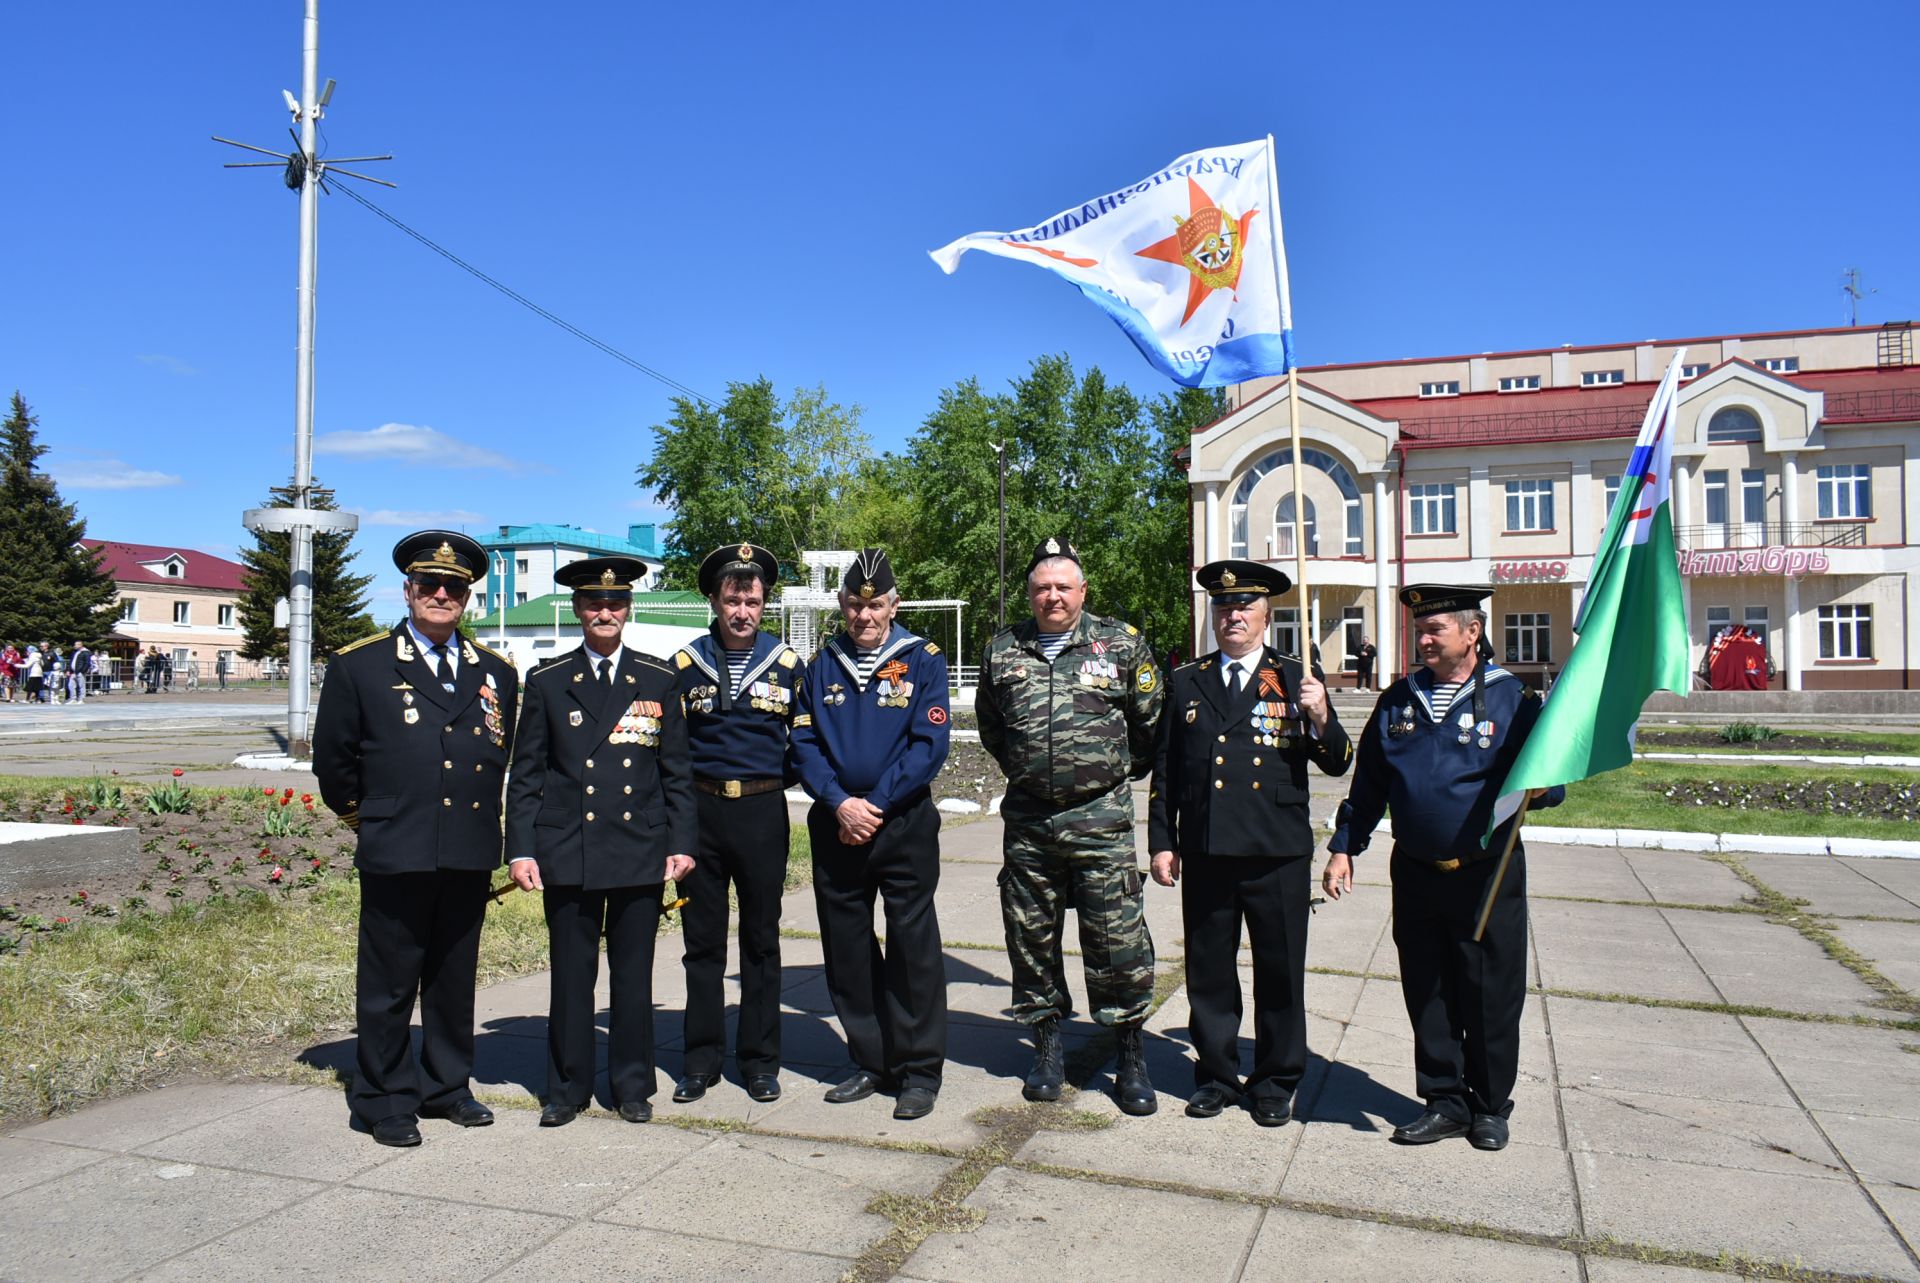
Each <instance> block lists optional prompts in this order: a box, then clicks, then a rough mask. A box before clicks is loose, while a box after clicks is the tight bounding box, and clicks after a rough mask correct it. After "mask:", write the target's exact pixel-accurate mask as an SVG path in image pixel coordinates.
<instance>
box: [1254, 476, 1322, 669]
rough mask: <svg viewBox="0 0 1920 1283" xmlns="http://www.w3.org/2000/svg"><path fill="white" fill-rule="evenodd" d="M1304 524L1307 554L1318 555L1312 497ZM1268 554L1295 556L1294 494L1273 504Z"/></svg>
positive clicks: (1318, 534) (1318, 533)
mask: <svg viewBox="0 0 1920 1283" xmlns="http://www.w3.org/2000/svg"><path fill="white" fill-rule="evenodd" d="M1302 524H1303V525H1304V526H1305V527H1306V534H1307V556H1309V557H1318V556H1319V555H1320V523H1319V522H1317V521H1316V520H1314V516H1313V500H1311V499H1309V500H1307V516H1306V520H1305V521H1304V522H1303V523H1302ZM1267 555H1268V556H1269V557H1291V556H1293V496H1292V495H1282V496H1280V502H1279V503H1276V504H1274V505H1273V538H1272V539H1270V540H1268V542H1267ZM1288 653H1289V654H1292V653H1293V652H1291V651H1289V652H1288Z"/></svg>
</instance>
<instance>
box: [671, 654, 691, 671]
mask: <svg viewBox="0 0 1920 1283" xmlns="http://www.w3.org/2000/svg"><path fill="white" fill-rule="evenodd" d="M692 664H693V656H691V655H689V654H687V652H686V651H684V650H676V651H674V652H673V666H674V667H675V668H687V667H690V666H691V665H692Z"/></svg>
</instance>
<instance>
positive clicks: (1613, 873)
mask: <svg viewBox="0 0 1920 1283" xmlns="http://www.w3.org/2000/svg"><path fill="white" fill-rule="evenodd" d="M1527 894H1528V895H1530V896H1536V897H1538V896H1574V897H1579V898H1582V899H1595V900H1625V901H1630V902H1632V901H1646V900H1649V899H1651V898H1652V897H1651V896H1649V895H1648V893H1647V888H1646V887H1645V886H1644V885H1643V884H1642V883H1641V881H1640V879H1639V878H1638V877H1636V876H1634V872H1633V866H1632V865H1631V864H1629V863H1628V862H1627V858H1626V854H1625V853H1624V852H1622V851H1619V850H1615V849H1608V848H1604V847H1563V846H1536V845H1534V844H1532V843H1529V844H1528V846H1527Z"/></svg>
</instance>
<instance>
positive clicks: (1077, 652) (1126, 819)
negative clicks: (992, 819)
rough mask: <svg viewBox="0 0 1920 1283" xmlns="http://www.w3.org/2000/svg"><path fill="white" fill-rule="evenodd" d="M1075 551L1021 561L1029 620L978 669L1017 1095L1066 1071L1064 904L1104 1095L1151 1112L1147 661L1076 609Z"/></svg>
mask: <svg viewBox="0 0 1920 1283" xmlns="http://www.w3.org/2000/svg"><path fill="white" fill-rule="evenodd" d="M1086 597H1087V581H1086V575H1085V574H1084V573H1083V572H1082V570H1081V568H1080V555H1079V553H1078V552H1077V551H1075V549H1074V547H1073V545H1072V544H1070V543H1068V542H1067V541H1066V540H1064V539H1059V538H1050V539H1047V540H1044V541H1043V542H1042V543H1041V544H1040V546H1039V547H1037V548H1035V549H1034V553H1033V559H1032V560H1031V561H1030V562H1028V564H1027V598H1028V602H1029V604H1030V605H1031V606H1032V608H1033V618H1032V619H1031V620H1023V621H1022V622H1020V623H1018V624H1015V625H1013V626H1011V627H1009V628H1004V629H1002V630H1001V631H1000V632H998V633H996V634H995V635H994V637H993V640H992V641H991V642H989V643H988V644H987V652H986V655H985V657H984V658H983V659H982V661H981V665H980V687H979V696H978V700H977V703H976V711H977V712H978V715H979V720H980V742H981V743H982V744H983V745H984V746H985V747H986V750H987V752H989V753H991V754H992V755H993V758H994V760H995V761H996V762H998V763H999V764H1000V769H1001V770H1002V771H1004V772H1005V773H1006V777H1007V796H1006V800H1005V801H1004V802H1002V803H1001V808H1000V815H1001V818H1002V819H1003V820H1004V821H1005V822H1006V848H1005V851H1006V867H1005V868H1004V869H1003V870H1002V871H1001V874H1000V911H1001V914H1002V916H1003V917H1004V919H1005V922H1006V929H1007V954H1008V956H1009V958H1010V959H1011V960H1012V963H1013V992H1014V1004H1013V1012H1014V1015H1015V1016H1016V1017H1017V1018H1019V1019H1020V1020H1023V1021H1025V1022H1027V1023H1028V1024H1030V1025H1031V1026H1033V1043H1034V1059H1033V1069H1032V1070H1031V1071H1030V1072H1029V1073H1028V1075H1027V1081H1026V1087H1025V1090H1024V1093H1023V1094H1024V1095H1025V1096H1026V1098H1027V1099H1028V1100H1057V1099H1059V1097H1060V1091H1061V1088H1062V1086H1063V1085H1064V1081H1065V1077H1066V1071H1065V1064H1064V1058H1063V1056H1062V1053H1061V1049H1060V1034H1059V1026H1060V1018H1061V1017H1062V1016H1063V1015H1066V1014H1068V1013H1069V1012H1070V1011H1071V1007H1070V1006H1069V1001H1068V998H1067V993H1066V986H1065V984H1064V981H1063V979H1062V977H1061V972H1060V966H1059V949H1060V931H1061V924H1062V922H1063V921H1064V917H1065V909H1066V907H1067V905H1069V904H1071V906H1072V907H1073V909H1074V910H1075V911H1076V912H1077V913H1078V914H1079V918H1080V950H1081V955H1082V959H1083V961H1084V962H1085V964H1086V973H1087V1004H1088V1006H1089V1007H1090V1008H1091V1009H1092V1012H1093V1018H1094V1019H1095V1020H1096V1021H1098V1022H1099V1023H1101V1024H1103V1025H1111V1026H1113V1027H1114V1028H1115V1030H1116V1031H1117V1032H1118V1034H1119V1040H1120V1050H1119V1062H1118V1064H1117V1066H1116V1068H1115V1070H1114V1076H1113V1078H1114V1097H1115V1099H1116V1100H1117V1101H1118V1102H1119V1105H1120V1108H1121V1109H1122V1110H1124V1111H1126V1112H1127V1113H1129V1114H1151V1113H1152V1112H1154V1110H1155V1109H1156V1108H1157V1100H1156V1098H1155V1096H1154V1092H1153V1083H1152V1081H1151V1080H1150V1079H1149V1078H1148V1076H1147V1066H1146V1061H1145V1058H1144V1057H1143V1055H1142V1053H1141V1049H1140V1026H1141V1022H1142V1021H1144V1020H1145V1019H1146V1016H1147V1007H1148V1005H1149V1003H1150V1002H1151V1000H1152V997H1153V941H1152V940H1151V939H1150V938H1149V937H1148V935H1147V924H1146V920H1145V919H1144V918H1143V917H1142V915H1141V890H1142V882H1141V876H1140V870H1139V868H1138V867H1137V865H1136V863H1135V856H1134V844H1133V788H1132V783H1131V781H1133V780H1135V779H1139V778H1141V777H1143V776H1145V775H1146V774H1147V773H1148V772H1149V771H1151V770H1152V769H1153V755H1154V740H1155V736H1156V733H1157V731H1158V728H1159V722H1160V708H1161V703H1162V701H1163V700H1164V698H1165V692H1164V691H1163V690H1162V688H1161V683H1160V671H1159V669H1158V668H1157V667H1156V666H1155V664H1154V659H1153V649H1152V647H1150V646H1149V645H1148V644H1147V641H1146V639H1145V638H1144V637H1142V636H1141V635H1140V632H1139V630H1138V629H1136V628H1134V627H1133V626H1132V625H1130V624H1123V623H1120V622H1118V621H1116V620H1111V619H1103V618H1101V617H1099V616H1097V615H1091V614H1087V613H1085V611H1084V609H1083V607H1084V606H1085V605H1086Z"/></svg>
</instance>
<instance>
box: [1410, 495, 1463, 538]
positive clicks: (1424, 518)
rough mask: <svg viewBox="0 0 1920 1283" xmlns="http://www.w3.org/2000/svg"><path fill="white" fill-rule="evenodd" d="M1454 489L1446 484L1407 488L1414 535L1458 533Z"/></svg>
mask: <svg viewBox="0 0 1920 1283" xmlns="http://www.w3.org/2000/svg"><path fill="white" fill-rule="evenodd" d="M1453 489H1454V488H1453V486H1452V485H1451V484H1448V483H1446V482H1440V483H1436V484H1431V485H1419V486H1409V487H1407V511H1408V513H1409V514H1410V522H1409V524H1410V525H1411V526H1412V529H1413V533H1414V534H1416V535H1450V534H1455V533H1457V532H1458V530H1459V526H1458V525H1457V524H1456V523H1457V520H1458V519H1457V517H1456V516H1455V509H1454V496H1453Z"/></svg>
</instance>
